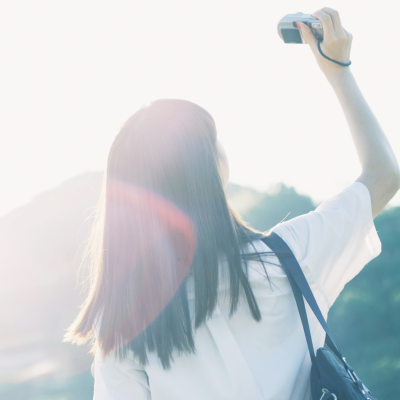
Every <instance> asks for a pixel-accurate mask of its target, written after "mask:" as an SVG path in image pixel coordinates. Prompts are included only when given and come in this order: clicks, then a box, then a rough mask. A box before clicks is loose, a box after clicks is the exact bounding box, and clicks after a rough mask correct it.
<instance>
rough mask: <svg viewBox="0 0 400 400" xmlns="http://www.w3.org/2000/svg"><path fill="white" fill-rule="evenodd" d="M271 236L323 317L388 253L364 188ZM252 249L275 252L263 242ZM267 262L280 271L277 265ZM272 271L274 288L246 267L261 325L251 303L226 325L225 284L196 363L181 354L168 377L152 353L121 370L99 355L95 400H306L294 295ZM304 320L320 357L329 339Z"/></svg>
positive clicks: (304, 352) (306, 371) (198, 336)
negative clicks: (287, 252)
mask: <svg viewBox="0 0 400 400" xmlns="http://www.w3.org/2000/svg"><path fill="white" fill-rule="evenodd" d="M273 231H274V232H275V233H277V234H278V235H279V236H281V237H282V239H284V240H285V242H286V243H287V244H288V245H289V247H290V248H291V250H292V251H293V253H294V255H295V257H296V258H297V260H298V261H299V263H300V266H301V268H302V269H303V271H304V274H305V276H306V278H307V281H308V283H309V284H310V287H311V289H312V291H313V293H314V296H315V298H316V300H317V302H318V304H319V306H320V309H321V311H322V313H323V314H324V316H325V317H326V316H327V313H328V310H329V308H330V306H331V305H332V304H333V302H334V301H335V300H336V298H337V297H338V295H339V294H340V292H341V290H342V289H343V287H344V285H345V284H346V283H347V282H349V281H350V280H351V279H352V278H354V276H356V275H357V274H358V273H359V272H360V271H361V269H362V268H363V267H364V266H365V264H367V263H368V262H369V261H370V260H372V259H373V258H375V257H376V256H377V255H378V254H379V253H380V251H381V243H380V240H379V238H378V235H377V233H376V230H375V226H374V224H373V220H372V211H371V198H370V194H369V191H368V189H367V188H366V186H364V185H363V184H362V183H359V182H355V183H353V184H351V185H350V186H348V187H347V188H345V189H344V190H343V191H342V192H340V193H339V194H338V195H336V196H334V197H332V198H330V199H329V200H327V201H325V202H324V203H322V204H321V205H320V206H319V207H318V208H317V209H316V210H315V211H313V212H310V213H308V214H306V215H302V216H300V217H297V218H294V219H292V220H289V221H287V222H284V223H282V224H279V225H277V226H276V227H275V228H273ZM253 244H254V245H255V246H256V248H257V250H258V251H270V249H269V248H268V247H267V246H266V245H265V244H264V243H263V242H261V241H255V242H253ZM249 251H252V249H251V248H250V247H249ZM265 260H268V261H269V262H272V263H275V264H279V261H278V260H277V258H276V257H268V258H265ZM221 264H223V261H222V262H221ZM265 266H266V269H267V272H268V275H269V279H270V282H271V283H270V282H269V281H268V279H267V278H266V277H265V272H264V269H263V268H262V265H261V263H260V262H256V261H251V262H249V279H250V282H251V286H252V289H253V292H254V295H255V297H256V300H257V303H258V306H259V308H260V311H261V315H262V321H260V322H256V321H255V320H254V319H253V318H252V316H251V314H250V312H249V308H248V306H247V304H246V302H245V301H244V302H242V304H241V305H240V306H239V308H238V311H237V312H236V314H234V315H233V317H232V318H231V319H229V318H228V315H229V286H228V284H225V283H224V282H222V283H221V284H220V288H219V299H218V307H217V310H216V312H215V313H214V314H213V316H212V318H211V319H209V320H207V322H206V324H205V325H203V326H202V327H200V328H198V330H197V331H196V333H195V345H196V349H197V354H196V355H184V356H178V355H175V357H174V358H175V361H174V362H173V363H172V368H171V369H170V370H168V371H164V370H163V368H162V366H161V363H160V362H159V360H158V358H157V356H156V354H154V353H149V354H148V356H149V365H147V366H146V367H145V368H142V367H141V366H140V365H139V364H138V363H136V362H135V361H134V359H133V356H132V355H130V356H129V357H128V358H127V359H125V360H124V361H123V362H117V361H115V359H114V357H113V356H107V357H106V358H105V359H104V360H101V358H100V356H99V354H97V355H96V358H95V387H94V393H95V394H94V399H95V400H109V399H113V400H125V399H135V400H145V399H146V400H148V399H152V400H188V399H190V400H228V399H229V400H243V399H248V400H262V399H264V400H308V399H309V398H310V388H309V375H310V369H311V360H310V356H309V354H308V348H307V345H306V340H305V336H304V332H303V328H302V325H301V322H300V318H299V315H298V310H297V307H296V303H295V300H294V297H293V293H292V291H291V287H290V284H289V282H288V279H287V277H286V275H285V273H284V272H283V270H282V268H281V267H279V266H277V265H271V264H265ZM189 298H192V297H189ZM307 307H308V306H307ZM307 312H308V317H309V322H310V329H311V334H312V337H313V342H314V347H315V349H317V348H319V347H322V346H323V345H324V341H325V333H324V331H323V330H322V328H321V327H320V326H319V324H318V323H317V321H316V319H315V317H314V315H313V314H312V313H311V311H310V310H309V309H308V308H307Z"/></svg>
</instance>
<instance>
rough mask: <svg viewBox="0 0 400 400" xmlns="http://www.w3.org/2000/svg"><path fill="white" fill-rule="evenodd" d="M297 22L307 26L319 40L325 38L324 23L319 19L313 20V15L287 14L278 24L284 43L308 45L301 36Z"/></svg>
mask: <svg viewBox="0 0 400 400" xmlns="http://www.w3.org/2000/svg"><path fill="white" fill-rule="evenodd" d="M296 20H297V21H298V22H303V24H306V25H307V26H308V27H309V28H310V29H311V32H312V33H313V35H314V36H315V38H316V39H317V40H322V39H323V38H324V31H323V29H322V22H321V21H320V20H319V19H316V18H313V17H312V16H311V14H303V13H301V12H298V13H296V14H286V15H285V16H284V17H283V18H282V19H281V20H280V21H279V22H278V34H279V36H280V37H281V39H282V40H283V41H284V43H306V41H305V40H304V39H303V37H302V35H301V34H300V31H299V28H297V25H296V22H295V21H296Z"/></svg>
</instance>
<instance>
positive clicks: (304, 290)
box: [261, 232, 353, 372]
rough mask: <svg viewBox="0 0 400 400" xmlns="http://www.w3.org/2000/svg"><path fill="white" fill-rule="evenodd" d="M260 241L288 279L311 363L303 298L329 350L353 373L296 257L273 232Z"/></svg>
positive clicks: (308, 332) (309, 341)
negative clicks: (278, 262)
mask: <svg viewBox="0 0 400 400" xmlns="http://www.w3.org/2000/svg"><path fill="white" fill-rule="evenodd" d="M261 240H262V241H263V242H264V243H265V244H266V245H267V246H268V247H269V248H270V249H271V250H272V251H273V252H274V253H275V255H276V257H277V258H278V259H279V261H280V263H281V266H282V268H283V269H284V271H285V273H286V275H287V277H288V279H289V283H290V285H291V287H292V290H293V294H294V297H295V299H296V304H297V308H298V310H299V314H300V318H301V323H302V325H303V329H304V333H305V336H306V341H307V346H308V350H309V352H310V357H311V361H312V362H313V363H314V362H315V352H314V347H313V343H312V338H311V333H310V326H309V324H308V318H307V313H306V308H305V303H304V298H305V299H306V300H307V303H308V305H309V306H310V308H311V310H312V312H313V313H314V315H315V317H316V318H317V320H318V322H319V323H320V324H321V326H322V328H323V329H324V331H325V332H326V343H327V344H328V346H329V348H330V349H331V350H332V351H333V353H334V354H335V355H336V356H337V357H338V358H339V359H340V361H341V362H342V363H343V365H344V367H345V368H346V369H347V370H349V371H351V372H353V369H352V368H351V366H350V365H349V364H348V363H347V361H346V359H345V358H344V357H343V355H342V353H341V352H340V350H339V349H338V347H337V345H336V343H335V340H334V339H333V336H332V333H331V331H330V329H329V327H328V324H327V323H326V321H325V318H324V317H323V315H322V313H321V310H320V309H319V307H318V304H317V301H316V300H315V297H314V295H313V293H312V291H311V289H310V286H309V285H308V282H307V279H306V277H305V276H304V273H303V270H302V269H301V267H300V265H299V263H298V261H297V260H296V257H295V256H294V254H293V253H292V251H291V250H290V248H289V246H288V245H287V244H286V243H285V241H284V240H283V239H282V238H281V237H280V236H278V235H277V234H276V233H274V232H271V233H270V234H269V235H268V236H267V237H264V238H262V239H261ZM303 296H304V298H303Z"/></svg>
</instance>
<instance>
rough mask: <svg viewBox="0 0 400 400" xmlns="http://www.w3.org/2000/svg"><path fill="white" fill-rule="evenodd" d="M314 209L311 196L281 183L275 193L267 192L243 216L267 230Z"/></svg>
mask: <svg viewBox="0 0 400 400" xmlns="http://www.w3.org/2000/svg"><path fill="white" fill-rule="evenodd" d="M314 209H315V205H314V203H313V201H312V199H311V197H308V196H303V195H300V194H298V193H297V192H296V191H295V189H294V188H292V187H287V186H285V185H284V184H280V185H278V187H277V188H276V191H275V193H273V194H271V193H265V194H264V196H263V197H262V198H261V200H259V202H258V203H257V204H256V205H255V206H254V207H252V208H251V209H250V210H249V211H247V212H246V213H243V217H244V219H245V220H246V221H247V222H248V223H249V224H250V225H252V226H253V227H254V228H256V229H258V230H260V231H266V230H268V229H270V228H272V227H273V226H275V225H276V224H278V223H279V222H281V221H282V220H283V219H285V221H288V220H289V219H292V218H295V217H298V216H299V215H302V214H307V213H308V212H310V211H312V210H314ZM288 213H290V214H289V215H288ZM285 217H286V218H285Z"/></svg>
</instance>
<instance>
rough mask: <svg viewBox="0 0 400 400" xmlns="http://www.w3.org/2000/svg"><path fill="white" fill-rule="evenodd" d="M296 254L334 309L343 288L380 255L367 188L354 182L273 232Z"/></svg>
mask: <svg viewBox="0 0 400 400" xmlns="http://www.w3.org/2000/svg"><path fill="white" fill-rule="evenodd" d="M272 230H273V231H274V232H275V233H277V234H278V235H279V236H281V238H282V239H283V240H285V242H286V243H287V244H288V246H289V247H290V248H291V250H292V251H293V253H294V255H295V256H296V259H297V260H298V261H299V263H300V266H301V267H302V269H303V270H308V271H307V272H306V271H304V272H305V275H306V276H307V273H308V272H309V273H308V275H309V276H310V275H311V276H310V278H311V279H313V280H314V282H315V283H316V284H318V285H319V286H320V288H322V290H323V292H324V293H325V295H326V297H327V300H328V302H329V305H330V306H331V305H332V304H333V303H334V301H335V300H336V298H337V297H338V295H339V294H340V292H341V291H342V289H343V287H344V285H345V284H346V283H347V282H349V281H350V280H351V279H353V278H354V277H355V276H356V275H357V274H358V273H359V272H360V271H361V270H362V268H363V267H364V266H365V265H366V264H367V263H368V262H369V261H371V260H372V259H374V258H375V257H376V256H378V255H379V253H380V252H381V242H380V240H379V237H378V234H377V232H376V230H375V226H374V223H373V219H372V207H371V197H370V193H369V191H368V189H367V187H366V186H365V185H364V184H362V183H360V182H354V183H353V184H351V185H350V186H348V187H347V188H345V189H344V190H343V191H341V192H340V193H339V194H337V195H336V196H334V197H332V198H330V199H328V200H326V201H324V202H323V203H322V204H321V205H320V206H319V207H318V208H317V209H316V210H315V211H312V212H310V213H308V214H305V215H302V216H300V217H297V218H293V219H292V220H289V221H287V222H284V223H282V224H279V225H277V226H276V227H274V228H273V229H272Z"/></svg>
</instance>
